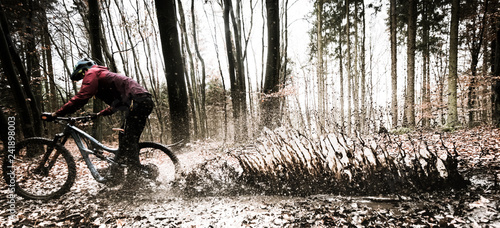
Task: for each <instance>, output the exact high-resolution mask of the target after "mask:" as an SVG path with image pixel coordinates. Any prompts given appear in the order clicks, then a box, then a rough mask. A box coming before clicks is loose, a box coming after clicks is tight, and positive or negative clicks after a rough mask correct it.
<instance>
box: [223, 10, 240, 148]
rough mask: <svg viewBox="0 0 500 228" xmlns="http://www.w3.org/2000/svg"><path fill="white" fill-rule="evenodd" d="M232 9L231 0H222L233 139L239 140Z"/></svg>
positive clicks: (238, 109)
mask: <svg viewBox="0 0 500 228" xmlns="http://www.w3.org/2000/svg"><path fill="white" fill-rule="evenodd" d="M231 10H232V2H231V0H224V13H223V17H224V34H225V41H226V51H227V59H228V67H229V81H230V82H229V83H230V84H231V101H232V105H233V119H234V125H235V139H236V140H239V139H240V137H241V128H240V127H241V119H240V115H241V104H240V94H239V93H240V92H241V91H239V84H238V81H237V78H236V70H237V69H236V62H235V58H236V57H235V54H234V52H233V50H234V47H233V42H232V40H233V39H232V38H231V30H230V27H229V20H230V12H231Z"/></svg>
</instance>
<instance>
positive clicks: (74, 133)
mask: <svg viewBox="0 0 500 228" xmlns="http://www.w3.org/2000/svg"><path fill="white" fill-rule="evenodd" d="M73 124H74V121H70V122H69V123H67V124H66V127H65V128H64V131H63V133H59V134H56V136H55V137H54V140H53V142H54V143H60V144H61V145H62V146H64V144H65V143H66V141H67V140H68V138H69V137H71V138H73V140H74V141H75V143H76V146H77V147H78V149H79V151H80V154H81V155H82V157H83V159H84V160H85V164H86V165H87V167H88V168H89V170H90V173H91V174H92V176H93V177H94V179H95V180H96V181H97V182H99V183H104V182H106V178H104V177H103V176H101V174H99V172H98V171H97V169H96V167H95V166H94V164H92V162H91V161H90V157H89V155H90V154H92V155H95V156H96V157H98V158H99V159H101V160H105V161H107V162H108V163H111V164H118V163H117V162H116V161H114V160H112V159H110V158H108V157H106V156H104V155H102V154H101V153H99V152H96V149H102V150H105V151H108V152H110V153H113V154H117V153H118V150H119V148H110V147H107V146H105V145H103V144H102V143H101V142H99V141H98V140H97V139H95V138H94V137H92V136H90V135H89V134H88V133H87V132H85V131H83V130H81V129H79V128H77V127H76V126H74V125H73ZM82 138H85V139H87V140H89V141H90V142H91V143H92V147H93V150H91V149H88V148H87V147H86V146H85V144H84V142H83V140H82ZM52 150H53V148H49V151H50V152H49V153H47V155H46V156H44V158H43V162H42V163H41V164H45V162H46V161H47V159H48V157H49V155H50V154H51V152H52ZM58 156H59V154H56V156H55V157H54V158H53V159H51V162H50V163H49V164H50V166H49V169H50V167H51V166H52V164H54V163H55V161H56V159H57V157H58Z"/></svg>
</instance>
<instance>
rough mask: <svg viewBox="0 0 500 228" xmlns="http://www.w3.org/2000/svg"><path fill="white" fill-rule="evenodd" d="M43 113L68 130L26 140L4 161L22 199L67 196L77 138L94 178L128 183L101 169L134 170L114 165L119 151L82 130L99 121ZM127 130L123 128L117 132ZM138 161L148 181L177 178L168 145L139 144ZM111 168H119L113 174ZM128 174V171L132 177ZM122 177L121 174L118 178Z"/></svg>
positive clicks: (73, 175)
mask: <svg viewBox="0 0 500 228" xmlns="http://www.w3.org/2000/svg"><path fill="white" fill-rule="evenodd" d="M49 115H50V114H48V113H44V114H42V120H45V121H54V122H56V123H58V124H62V125H64V126H65V127H64V131H63V132H62V133H59V134H56V135H55V137H54V138H53V139H47V138H42V137H32V138H27V139H25V140H23V141H21V142H19V143H17V144H16V148H15V150H14V153H8V154H7V155H6V156H5V157H4V160H3V166H2V167H3V175H4V179H5V181H6V182H7V184H8V185H9V186H14V188H13V189H14V191H15V193H16V194H17V195H19V196H22V197H23V198H26V199H35V200H48V199H55V198H58V197H60V196H62V195H64V194H65V193H67V192H68V191H69V190H70V189H71V187H72V186H73V184H74V183H75V179H76V175H77V170H76V163H75V159H74V158H73V155H72V154H71V152H70V151H69V150H68V149H67V148H66V147H67V146H68V145H65V144H66V142H67V141H68V139H69V138H72V139H73V140H74V142H75V144H76V146H77V147H78V150H79V152H80V154H81V157H82V159H83V160H84V161H85V164H86V166H87V168H88V169H89V171H90V174H91V175H92V177H93V178H94V179H95V180H96V181H97V182H99V183H104V184H110V183H112V184H111V185H112V186H116V185H118V184H120V182H121V181H122V180H123V179H124V178H116V176H115V178H107V175H105V174H106V173H104V171H102V170H108V172H109V170H114V171H116V170H119V171H120V173H121V174H124V172H125V171H127V170H128V171H129V170H130V169H129V168H130V167H128V166H127V165H125V164H124V163H121V162H117V161H115V160H114V157H115V155H116V154H117V153H118V151H119V149H118V148H110V147H107V146H105V145H103V144H102V143H101V142H99V141H98V140H96V139H95V138H93V137H92V136H90V135H89V134H88V133H86V132H85V131H83V130H81V129H80V128H78V127H77V125H79V124H87V123H88V122H91V121H92V120H93V119H95V118H96V117H95V116H93V115H89V116H80V117H55V118H53V120H50V118H49V117H50V116H49ZM115 130H119V131H122V132H123V130H122V129H115ZM139 148H140V151H139V158H140V162H141V164H142V166H143V167H148V169H145V170H144V172H145V173H143V174H145V176H146V178H150V179H153V180H154V181H156V183H164V182H167V181H168V180H172V179H173V178H174V177H175V174H176V171H177V170H178V168H179V160H178V159H177V157H176V155H175V154H174V153H173V152H172V151H171V150H169V149H168V147H167V146H165V145H162V144H160V143H155V142H140V143H139ZM111 167H113V168H116V167H118V169H110V168H111ZM128 171H127V172H128ZM118 176H120V175H118Z"/></svg>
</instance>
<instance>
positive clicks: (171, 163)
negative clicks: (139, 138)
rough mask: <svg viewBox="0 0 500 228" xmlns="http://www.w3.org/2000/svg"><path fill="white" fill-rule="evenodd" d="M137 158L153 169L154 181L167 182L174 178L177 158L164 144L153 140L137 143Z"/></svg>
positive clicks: (177, 163)
mask: <svg viewBox="0 0 500 228" xmlns="http://www.w3.org/2000/svg"><path fill="white" fill-rule="evenodd" d="M139 149H140V150H139V159H140V161H141V164H142V165H143V166H146V167H147V168H149V169H153V172H155V173H154V174H153V176H156V178H155V179H156V181H158V182H160V183H167V182H170V181H173V180H174V179H175V174H176V172H177V171H178V170H179V159H177V156H175V154H174V153H173V152H172V151H171V150H169V149H168V148H167V147H166V146H164V145H162V144H159V143H155V142H141V143H139Z"/></svg>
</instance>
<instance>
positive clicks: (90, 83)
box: [54, 69, 98, 116]
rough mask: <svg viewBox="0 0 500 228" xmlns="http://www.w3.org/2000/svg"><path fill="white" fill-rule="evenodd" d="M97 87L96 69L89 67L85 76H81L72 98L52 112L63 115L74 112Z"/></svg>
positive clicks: (95, 91) (92, 94)
mask: <svg viewBox="0 0 500 228" xmlns="http://www.w3.org/2000/svg"><path fill="white" fill-rule="evenodd" d="M97 89H98V79H97V74H96V71H94V70H92V69H89V70H88V71H87V72H86V73H85V77H84V78H83V82H82V87H81V88H80V92H78V93H77V94H76V95H75V96H74V97H73V98H71V100H69V101H68V102H67V103H66V104H65V105H63V106H62V107H61V108H60V109H59V110H57V112H55V113H54V114H55V115H56V116H64V115H67V114H71V113H73V112H76V110H78V109H80V108H81V107H83V106H84V105H85V104H87V102H88V101H89V99H90V98H91V97H92V96H94V95H95V94H96V93H97Z"/></svg>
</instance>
